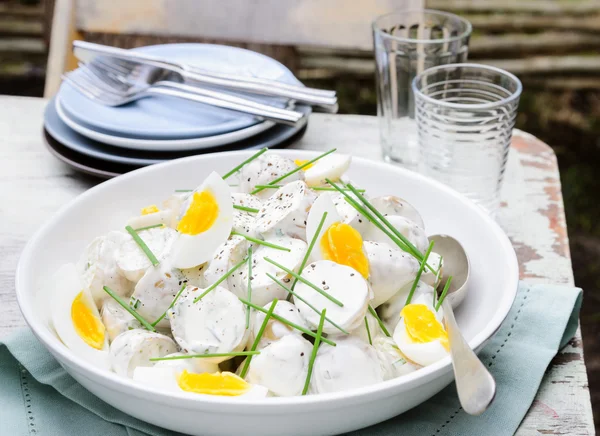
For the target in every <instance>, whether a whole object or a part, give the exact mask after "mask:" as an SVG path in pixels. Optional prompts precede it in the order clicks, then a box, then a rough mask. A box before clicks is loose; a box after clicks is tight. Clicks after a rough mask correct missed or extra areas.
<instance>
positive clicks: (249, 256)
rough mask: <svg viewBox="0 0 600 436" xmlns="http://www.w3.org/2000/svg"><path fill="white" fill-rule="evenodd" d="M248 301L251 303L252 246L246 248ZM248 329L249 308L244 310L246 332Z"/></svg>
mask: <svg viewBox="0 0 600 436" xmlns="http://www.w3.org/2000/svg"><path fill="white" fill-rule="evenodd" d="M248 301H252V245H251V246H250V247H248ZM249 328H250V306H248V310H246V330H248V329H249Z"/></svg>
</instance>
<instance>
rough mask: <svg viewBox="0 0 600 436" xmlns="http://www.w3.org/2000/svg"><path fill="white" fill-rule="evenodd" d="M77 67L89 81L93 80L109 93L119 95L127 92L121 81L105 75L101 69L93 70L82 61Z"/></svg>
mask: <svg viewBox="0 0 600 436" xmlns="http://www.w3.org/2000/svg"><path fill="white" fill-rule="evenodd" d="M79 69H80V70H81V73H82V74H83V75H85V76H86V78H87V79H88V80H89V81H91V82H93V83H94V84H95V85H97V86H98V87H99V88H101V89H102V90H103V91H104V92H109V93H111V94H116V95H120V96H122V95H123V94H124V93H126V92H127V89H126V88H124V86H123V84H122V83H120V82H117V81H116V80H115V79H113V78H111V77H109V76H107V75H106V74H104V73H103V72H102V71H98V70H95V69H94V68H91V67H90V66H89V65H87V64H84V63H80V64H79Z"/></svg>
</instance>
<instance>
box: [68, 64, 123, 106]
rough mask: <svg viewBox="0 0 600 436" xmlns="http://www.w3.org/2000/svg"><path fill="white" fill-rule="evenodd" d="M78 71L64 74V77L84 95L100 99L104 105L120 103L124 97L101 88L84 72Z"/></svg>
mask: <svg viewBox="0 0 600 436" xmlns="http://www.w3.org/2000/svg"><path fill="white" fill-rule="evenodd" d="M77 73H78V71H77V72H71V73H68V74H65V75H63V79H64V80H66V81H67V83H69V85H71V86H73V88H75V89H76V90H77V91H79V92H80V93H81V94H83V95H84V96H86V97H88V98H89V99H90V100H94V101H98V102H100V103H102V104H104V105H109V106H114V105H118V104H120V101H122V98H120V97H119V96H117V95H114V94H110V93H107V92H105V91H103V90H102V89H100V88H99V87H98V85H97V84H96V83H95V82H93V81H91V80H89V79H88V78H87V77H85V76H84V75H83V74H77Z"/></svg>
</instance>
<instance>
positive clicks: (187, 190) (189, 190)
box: [175, 189, 194, 192]
mask: <svg viewBox="0 0 600 436" xmlns="http://www.w3.org/2000/svg"><path fill="white" fill-rule="evenodd" d="M175 192H194V190H193V189H176V190H175Z"/></svg>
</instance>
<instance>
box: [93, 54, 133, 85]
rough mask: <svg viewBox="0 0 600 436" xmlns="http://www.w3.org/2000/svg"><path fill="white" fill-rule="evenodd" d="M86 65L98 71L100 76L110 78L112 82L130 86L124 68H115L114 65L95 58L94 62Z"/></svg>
mask: <svg viewBox="0 0 600 436" xmlns="http://www.w3.org/2000/svg"><path fill="white" fill-rule="evenodd" d="M85 65H87V67H88V68H90V70H92V71H93V72H95V73H97V75H98V76H99V77H100V78H110V79H111V83H112V84H114V85H115V86H118V87H119V88H125V87H127V88H128V87H129V86H130V85H129V83H128V82H127V80H126V78H125V76H124V73H123V72H122V70H120V69H115V68H113V66H112V65H110V64H108V63H106V62H103V61H102V60H94V62H91V63H87V64H85ZM125 74H128V73H125Z"/></svg>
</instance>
